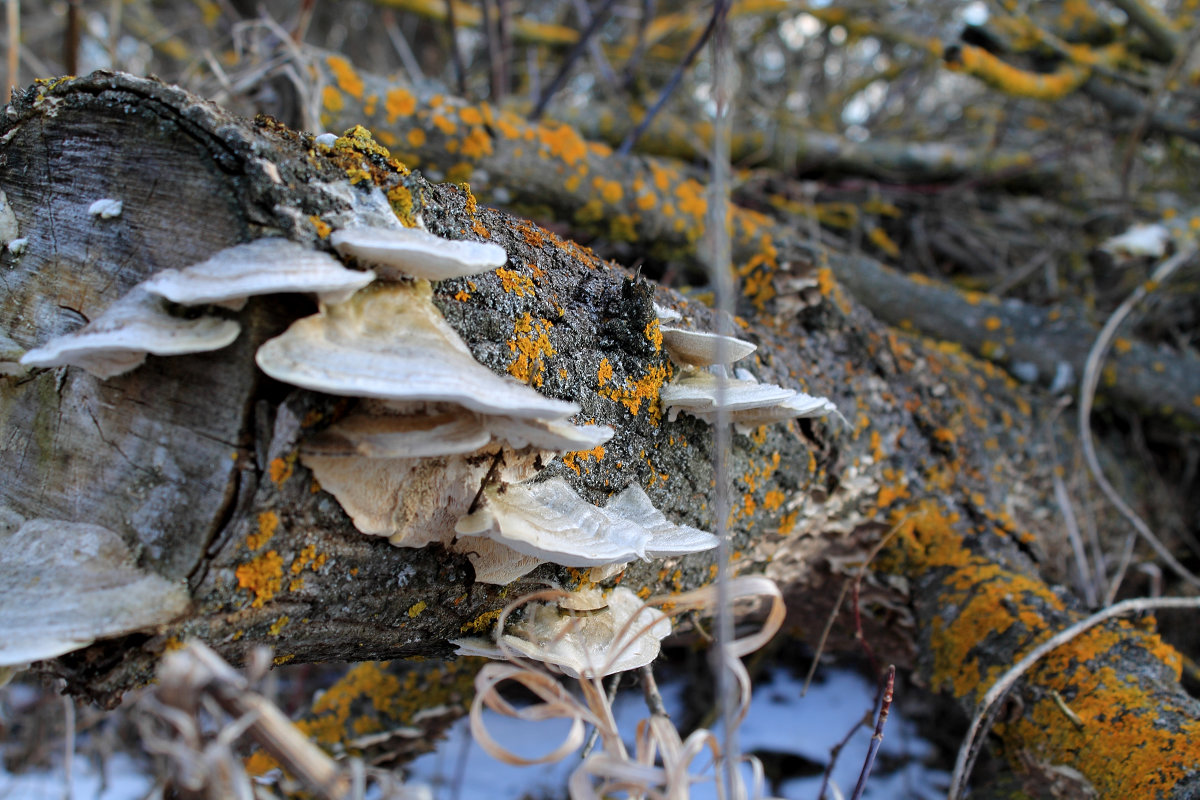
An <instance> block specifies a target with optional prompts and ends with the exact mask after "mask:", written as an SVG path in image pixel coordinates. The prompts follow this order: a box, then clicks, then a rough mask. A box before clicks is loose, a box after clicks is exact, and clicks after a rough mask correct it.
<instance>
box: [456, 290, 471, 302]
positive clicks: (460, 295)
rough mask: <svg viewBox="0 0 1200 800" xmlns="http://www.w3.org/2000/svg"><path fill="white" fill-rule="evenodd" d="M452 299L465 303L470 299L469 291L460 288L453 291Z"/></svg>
mask: <svg viewBox="0 0 1200 800" xmlns="http://www.w3.org/2000/svg"><path fill="white" fill-rule="evenodd" d="M454 299H455V300H457V301H458V302H460V303H465V302H467V301H468V300H470V299H471V293H470V292H464V291H463V290H462V289H459V290H458V291H457V292H455V293H454Z"/></svg>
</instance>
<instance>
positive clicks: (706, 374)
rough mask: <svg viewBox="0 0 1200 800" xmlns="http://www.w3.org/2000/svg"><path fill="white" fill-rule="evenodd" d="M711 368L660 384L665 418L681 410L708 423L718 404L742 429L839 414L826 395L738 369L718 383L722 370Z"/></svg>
mask: <svg viewBox="0 0 1200 800" xmlns="http://www.w3.org/2000/svg"><path fill="white" fill-rule="evenodd" d="M713 370H714V371H709V370H690V371H687V372H684V373H683V374H681V375H680V376H679V377H677V378H676V379H675V380H673V381H672V382H671V383H669V384H667V385H666V386H664V387H663V389H662V404H663V407H664V408H666V409H667V410H668V419H671V420H674V419H675V418H676V417H677V416H678V415H679V412H680V411H682V412H684V413H685V414H689V415H691V416H693V417H696V418H697V419H701V420H704V421H705V422H707V423H709V424H712V423H714V422H716V420H717V411H718V409H719V408H720V407H721V406H723V407H724V408H725V409H726V410H727V411H728V412H729V418H730V421H732V422H733V423H734V424H735V425H737V426H739V427H742V428H747V427H753V426H757V425H766V424H770V423H773V422H782V421H783V420H788V419H796V418H799V417H820V416H824V415H826V414H837V415H838V416H841V415H840V413H839V412H838V410H837V406H835V405H834V404H833V403H832V402H831V401H830V400H829V399H828V398H825V397H815V396H813V395H809V394H805V393H804V392H797V391H795V390H794V389H785V388H784V387H782V386H776V385H775V384H773V383H759V382H758V381H757V380H755V378H754V376H753V375H751V374H750V373H749V372H747V371H745V370H738V371H737V377H736V378H728V377H725V378H724V386H721V385H720V382H721V379H722V377H723V372H724V370H723V368H722V367H719V366H717V367H714V368H713Z"/></svg>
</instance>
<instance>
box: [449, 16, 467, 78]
mask: <svg viewBox="0 0 1200 800" xmlns="http://www.w3.org/2000/svg"><path fill="white" fill-rule="evenodd" d="M446 30H447V31H448V32H449V33H450V58H451V60H453V62H454V81H455V83H456V84H457V86H458V96H459V97H466V96H467V68H466V67H465V66H464V65H463V57H462V51H461V50H460V49H459V48H458V22H457V20H456V19H455V16H454V0H446Z"/></svg>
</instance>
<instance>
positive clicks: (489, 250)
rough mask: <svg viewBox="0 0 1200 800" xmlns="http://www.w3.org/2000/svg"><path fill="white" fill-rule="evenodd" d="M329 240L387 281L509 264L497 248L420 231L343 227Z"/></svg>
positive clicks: (444, 276) (443, 276)
mask: <svg viewBox="0 0 1200 800" xmlns="http://www.w3.org/2000/svg"><path fill="white" fill-rule="evenodd" d="M329 240H330V242H332V243H333V246H334V247H336V248H337V250H338V252H339V253H341V254H342V255H349V256H354V257H355V258H357V259H358V260H360V261H363V262H365V263H368V264H371V265H373V266H375V267H376V271H377V272H379V274H380V275H381V276H382V277H386V278H397V277H413V278H425V279H426V280H430V281H441V280H446V279H448V278H464V277H466V276H468V275H478V274H479V273H481V272H488V271H490V270H493V269H496V268H497V267H503V266H504V264H505V263H506V262H507V261H508V254H507V253H506V252H505V250H504V248H503V247H501V246H500V245H497V244H492V243H490V242H472V241H467V240H460V239H443V238H442V237H440V236H435V235H433V234H432V233H429V232H428V231H424V230H421V229H419V228H403V227H401V228H376V227H371V228H365V227H364V228H343V229H342V230H338V231H334V232H333V234H332V235H331V236H330V237H329Z"/></svg>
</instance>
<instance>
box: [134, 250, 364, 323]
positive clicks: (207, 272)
mask: <svg viewBox="0 0 1200 800" xmlns="http://www.w3.org/2000/svg"><path fill="white" fill-rule="evenodd" d="M373 280H375V273H373V272H371V271H369V270H367V271H361V270H353V269H346V268H345V267H344V266H342V263H341V262H340V261H338V260H337V259H336V258H334V257H333V256H331V255H329V254H328V253H325V252H322V251H320V250H314V249H312V248H310V247H305V246H304V245H302V244H299V243H297V242H293V241H290V240H288V239H282V238H266V239H256V240H254V241H252V242H247V243H245V244H239V245H236V246H234V247H227V248H225V249H224V250H221V251H219V252H218V253H216V254H215V255H213V256H212V258H209V259H207V260H205V261H201V262H200V263H198V264H193V265H192V266H190V267H187V268H186V269H182V270H177V269H165V270H163V271H162V272H159V273H157V274H155V275H153V276H152V277H151V278H150V279H149V280H147V281H146V282H145V283H143V284H142V288H144V289H145V290H146V291H148V292H151V293H153V294H157V295H161V296H162V297H165V298H167V299H168V300H170V301H172V302H174V303H182V304H184V305H204V304H207V303H216V304H219V305H224V306H226V307H229V308H233V309H235V310H236V309H239V308H241V307H242V306H243V305H245V302H246V298H248V297H252V296H254V295H260V294H276V293H282V292H314V293H316V294H317V295H319V296H320V298H321V300H322V301H324V302H331V303H332V302H341V301H343V300H346V299H348V298H349V297H350V295H352V294H354V293H355V292H356V291H358V290H359V289H361V288H363V287H364V286H366V285H367V284H369V283H371V281H373Z"/></svg>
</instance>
